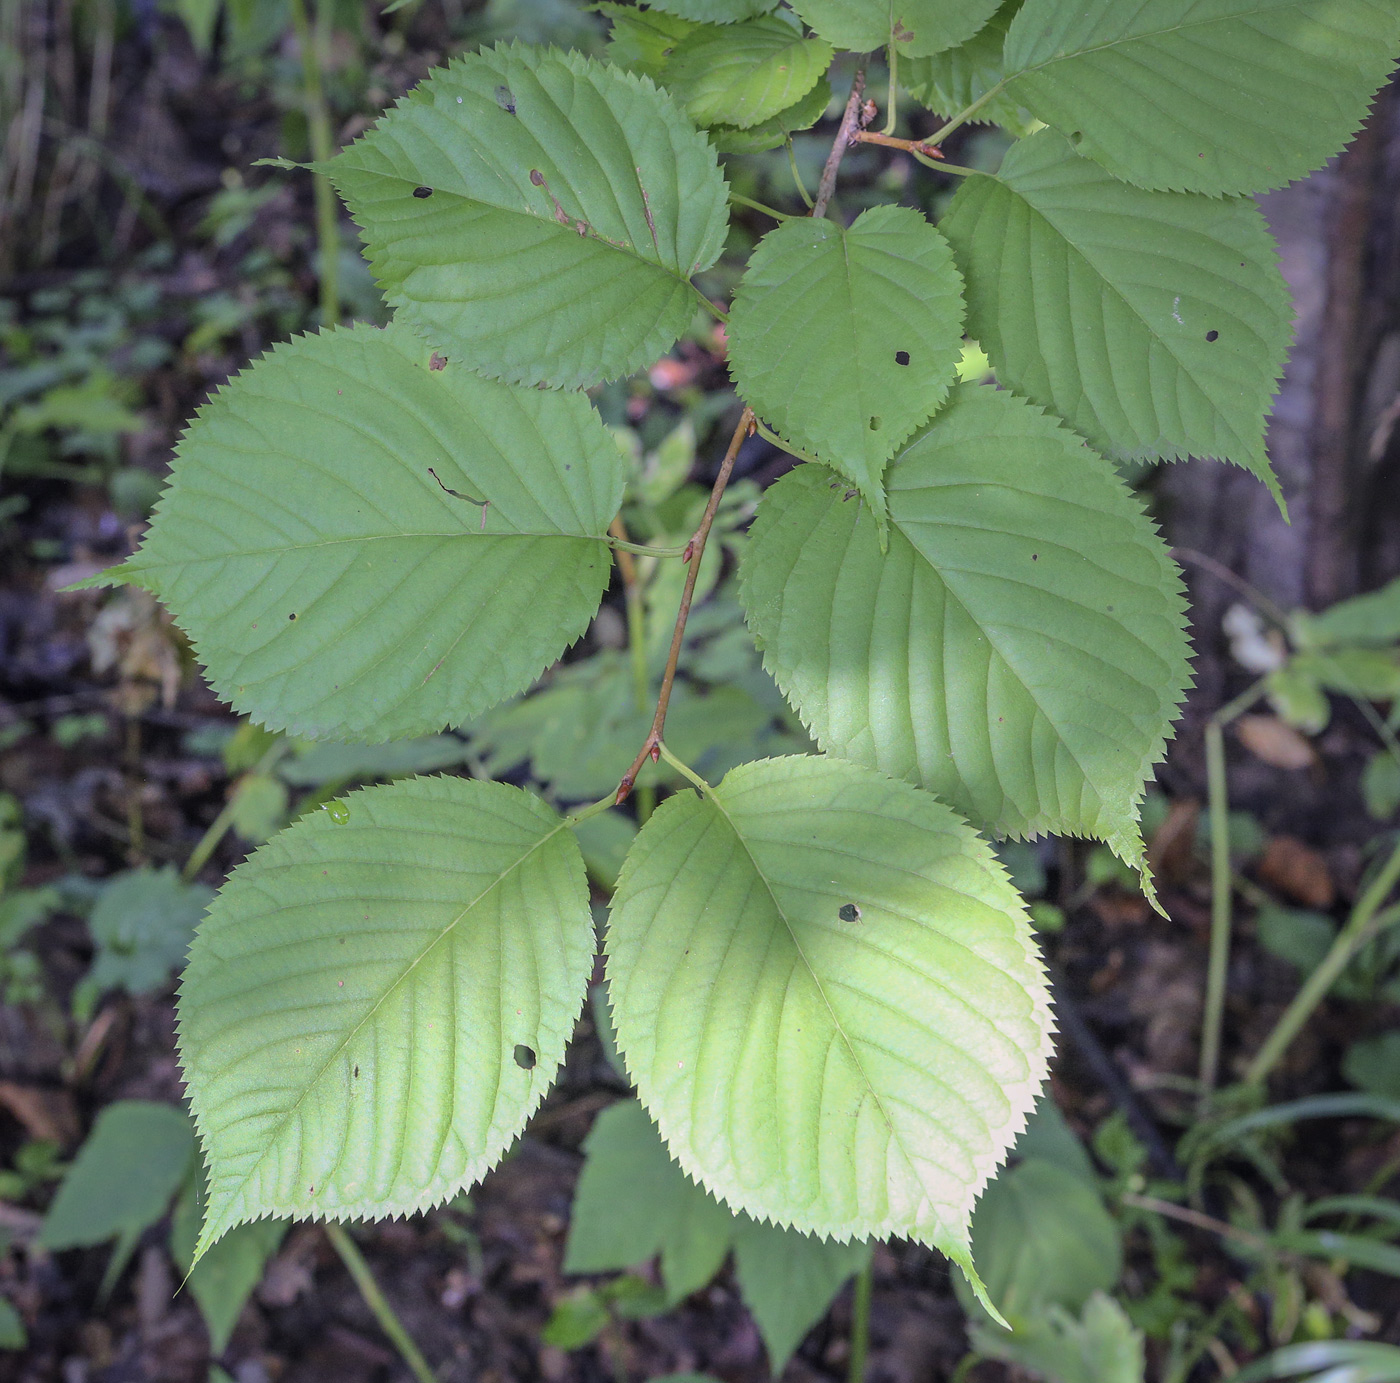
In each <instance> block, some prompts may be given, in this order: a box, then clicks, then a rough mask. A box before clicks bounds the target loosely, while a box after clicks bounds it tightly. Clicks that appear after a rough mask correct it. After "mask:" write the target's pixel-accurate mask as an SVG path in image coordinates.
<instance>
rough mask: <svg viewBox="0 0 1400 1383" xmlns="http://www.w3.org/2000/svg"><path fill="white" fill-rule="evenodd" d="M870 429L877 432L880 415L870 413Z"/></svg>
mask: <svg viewBox="0 0 1400 1383" xmlns="http://www.w3.org/2000/svg"><path fill="white" fill-rule="evenodd" d="M870 430H871V432H879V430H880V417H879V414H872V415H871V418H870Z"/></svg>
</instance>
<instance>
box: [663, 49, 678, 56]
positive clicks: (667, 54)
mask: <svg viewBox="0 0 1400 1383" xmlns="http://www.w3.org/2000/svg"><path fill="white" fill-rule="evenodd" d="M675 51H676V50H675V49H674V48H663V49H662V50H661V56H662V57H663V58H669V57H670V56H671V54H672V53H674V52H675Z"/></svg>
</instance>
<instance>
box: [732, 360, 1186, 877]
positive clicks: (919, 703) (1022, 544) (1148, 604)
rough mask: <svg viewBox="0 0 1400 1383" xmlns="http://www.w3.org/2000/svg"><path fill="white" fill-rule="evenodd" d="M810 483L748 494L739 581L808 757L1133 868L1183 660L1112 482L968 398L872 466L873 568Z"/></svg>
mask: <svg viewBox="0 0 1400 1383" xmlns="http://www.w3.org/2000/svg"><path fill="white" fill-rule="evenodd" d="M831 485H832V477H831V476H830V474H829V473H828V472H824V471H823V469H822V468H820V467H816V466H802V467H799V468H798V470H796V471H795V472H794V473H792V474H791V475H788V476H786V477H785V478H784V479H783V480H781V481H779V483H778V484H777V485H776V486H774V487H773V488H772V489H771V490H769V491H768V493H767V494H766V495H765V496H764V499H763V502H762V504H761V505H760V507H759V513H758V516H757V518H756V520H755V522H754V527H753V530H752V535H751V539H750V546H749V549H748V552H747V554H746V557H745V560H744V566H743V586H742V597H743V600H744V607H745V609H746V611H747V613H748V618H749V624H750V627H751V628H752V630H753V631H754V633H755V634H756V635H757V636H758V637H759V638H760V639H761V640H762V642H763V657H764V663H765V665H766V666H767V668H768V670H769V671H770V672H771V673H772V674H773V676H774V678H775V680H776V681H777V682H778V685H779V686H780V687H782V689H783V691H784V692H785V693H786V695H787V696H788V698H789V699H790V700H791V701H792V703H793V705H794V706H795V707H796V708H797V709H798V711H799V712H800V713H801V715H802V717H803V719H804V721H805V722H806V723H807V725H808V727H809V729H810V730H811V731H812V732H813V734H814V736H815V738H816V739H817V741H818V743H819V744H820V745H821V746H822V747H823V748H824V749H827V750H828V751H829V752H831V753H836V754H841V755H843V756H845V757H847V758H850V759H854V760H857V761H859V762H861V763H866V764H870V765H872V766H873V767H878V768H880V769H883V770H884V771H885V772H887V773H890V774H893V775H895V776H896V777H901V778H908V779H910V780H912V781H914V782H917V783H920V784H922V785H923V786H924V787H926V788H927V789H928V790H929V791H930V792H934V793H937V794H938V796H939V797H941V798H943V799H944V800H945V801H946V802H948V803H950V804H951V805H952V806H953V807H955V808H956V809H957V810H959V811H962V812H965V813H967V814H968V815H969V816H970V817H971V818H972V819H973V820H975V821H977V822H979V823H982V824H984V825H985V826H987V827H988V828H989V829H990V830H992V831H994V832H997V833H999V834H1007V835H1013V836H1024V835H1034V834H1038V833H1040V832H1043V831H1055V832H1059V833H1062V834H1067V835H1091V836H1095V837H1097V838H1098V839H1100V840H1104V841H1106V842H1107V843H1108V844H1109V845H1110V846H1112V848H1113V849H1114V851H1115V852H1116V853H1117V854H1118V855H1119V856H1120V857H1121V858H1122V859H1124V860H1126V861H1128V862H1129V863H1131V864H1134V865H1139V866H1140V865H1141V863H1142V842H1141V837H1140V835H1139V832H1138V830H1137V825H1136V822H1137V811H1138V802H1139V800H1140V798H1141V795H1142V789H1143V781H1144V779H1145V778H1146V776H1147V774H1148V773H1149V771H1150V770H1151V767H1152V765H1153V764H1154V763H1156V761H1157V760H1158V759H1159V758H1160V757H1161V755H1162V752H1163V749H1164V746H1165V743H1166V736H1167V733H1168V727H1169V725H1170V723H1171V721H1172V719H1173V718H1174V716H1175V714H1176V707H1177V704H1178V703H1179V701H1180V700H1181V697H1182V694H1183V689H1184V688H1185V686H1186V685H1187V681H1188V671H1187V663H1186V658H1187V652H1188V648H1187V643H1186V637H1185V634H1184V632H1183V625H1184V602H1183V600H1182V595H1181V583H1180V578H1179V575H1178V573H1177V570H1176V568H1175V566H1174V564H1173V563H1172V561H1171V558H1170V556H1169V555H1168V553H1167V549H1166V547H1165V545H1164V544H1163V543H1162V541H1161V539H1160V538H1158V537H1157V534H1156V532H1155V530H1154V529H1153V527H1152V525H1151V524H1150V523H1149V522H1148V521H1147V519H1146V518H1144V516H1143V514H1142V508H1141V505H1140V503H1139V502H1138V501H1137V500H1136V499H1135V498H1134V497H1133V495H1132V493H1131V492H1130V491H1129V490H1128V489H1127V487H1126V486H1124V485H1123V483H1122V482H1121V481H1120V480H1119V479H1118V477H1117V475H1116V474H1115V473H1114V471H1113V468H1112V467H1111V466H1110V465H1109V464H1108V463H1107V462H1105V461H1104V460H1103V459H1102V458H1100V457H1097V456H1095V455H1094V454H1093V453H1092V452H1090V451H1089V450H1088V449H1087V448H1086V447H1084V446H1083V445H1082V444H1081V443H1080V442H1079V441H1078V439H1077V438H1075V437H1074V435H1073V434H1072V433H1070V432H1068V431H1067V430H1066V429H1065V428H1063V427H1062V426H1061V425H1060V424H1059V423H1057V422H1055V421H1054V420H1053V419H1052V418H1049V417H1047V416H1045V415H1044V414H1042V413H1041V412H1040V410H1039V409H1037V408H1035V407H1033V406H1032V405H1030V404H1027V403H1025V402H1023V401H1022V400H1020V399H1017V398H1015V397H1014V396H1013V395H1011V394H1008V393H1005V392H998V391H996V390H994V389H991V388H988V387H985V386H981V385H973V384H968V385H960V386H959V388H958V390H957V392H956V393H955V395H954V398H953V401H952V402H951V403H950V404H949V405H948V406H947V408H945V409H944V411H943V412H942V413H940V414H939V416H938V417H937V419H935V421H934V422H933V424H931V425H930V426H929V427H928V428H927V429H925V430H924V431H923V432H922V433H921V434H920V435H919V436H918V437H916V438H915V440H914V441H913V442H911V443H910V444H909V446H908V447H906V448H905V449H904V451H903V452H902V453H901V454H900V455H899V457H897V458H896V460H895V462H894V463H893V465H891V467H890V469H889V472H888V474H887V476H886V485H887V488H888V491H889V498H890V529H891V532H890V538H889V551H888V553H886V554H884V555H882V554H881V551H880V547H879V543H878V541H877V534H876V530H875V524H874V522H873V521H872V519H871V518H870V516H869V515H868V514H862V513H860V512H859V511H858V510H857V507H856V505H855V504H853V503H848V502H846V501H845V500H843V498H842V493H841V491H840V490H839V489H836V490H833V489H832V488H831Z"/></svg>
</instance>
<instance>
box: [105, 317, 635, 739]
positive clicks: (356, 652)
mask: <svg viewBox="0 0 1400 1383" xmlns="http://www.w3.org/2000/svg"><path fill="white" fill-rule="evenodd" d="M444 487H447V489H452V490H457V491H458V492H459V493H460V494H463V495H469V496H471V497H472V498H473V499H479V500H485V501H487V507H486V509H485V511H484V524H483V518H482V515H483V510H482V509H481V508H480V507H479V506H478V505H477V504H475V503H471V502H469V501H468V500H466V499H462V498H458V497H457V496H455V495H452V494H449V493H448V492H447V489H445V488H444ZM622 487H623V467H622V459H621V457H620V456H619V454H618V451H617V448H616V446H615V445H614V444H613V442H612V439H611V438H610V437H609V436H608V434H607V432H606V431H605V430H604V428H603V426H602V424H601V423H600V422H599V420H598V417H597V415H596V414H595V413H594V412H593V410H592V409H591V408H590V407H589V406H588V401H587V399H585V398H583V397H582V396H579V395H564V394H552V393H544V392H541V391H540V390H534V389H521V388H518V387H513V386H509V385H504V384H497V383H494V382H492V381H490V380H485V379H482V378H481V377H480V376H479V375H475V374H473V373H472V372H471V371H469V370H466V369H464V368H463V367H462V366H460V365H456V364H448V365H446V366H445V367H443V368H441V369H438V368H434V367H433V364H432V360H431V353H430V352H429V350H428V349H427V348H426V347H424V346H421V345H420V344H419V343H418V342H417V341H416V340H415V339H414V337H413V336H412V334H411V333H409V332H408V331H406V330H405V329H404V328H402V327H391V328H389V329H387V330H382V331H381V330H380V329H378V328H375V327H355V328H352V329H351V330H349V331H345V330H339V331H332V332H325V333H322V334H321V335H319V336H306V337H301V338H299V339H297V340H294V341H291V342H289V343H287V344H286V345H282V346H278V347H276V348H275V349H273V350H272V351H271V352H270V353H269V354H268V355H267V356H265V357H263V359H262V360H260V361H258V362H257V363H256V364H254V365H253V366H251V367H250V368H249V369H248V370H246V371H244V373H243V374H241V375H239V376H237V378H235V379H234V380H232V381H231V382H230V383H229V384H227V385H225V387H224V388H223V389H222V390H220V392H219V393H218V394H217V395H216V396H215V398H214V399H213V400H212V401H211V402H210V403H208V404H206V405H205V406H204V408H203V409H201V410H200V413H199V416H198V418H197V420H196V421H195V423H194V424H193V425H192V426H191V428H190V430H189V431H188V433H186V435H185V437H184V439H183V440H182V441H181V443H180V446H179V450H178V453H177V457H176V461H175V465H174V470H173V474H172V479H171V486H170V488H169V489H168V490H167V491H166V493H165V496H164V497H163V498H162V500H161V502H160V506H159V508H158V509H157V512H156V515H155V519H154V522H153V523H152V525H151V527H150V529H149V530H148V532H147V535H146V538H145V541H144V542H143V543H142V545H141V548H140V550H139V551H138V552H137V553H136V555H135V556H134V557H132V558H131V559H130V561H128V562H127V563H126V564H125V565H124V566H122V567H120V568H118V569H117V570H116V571H115V572H114V573H112V574H111V575H113V576H117V577H121V578H125V579H127V580H130V581H134V582H137V583H138V584H140V585H143V586H146V587H148V588H149V589H151V590H153V591H154V592H155V593H156V594H157V595H159V596H160V597H161V599H162V600H164V601H165V602H166V603H167V604H168V605H169V606H170V608H171V610H172V611H173V612H174V614H175V617H176V619H177V620H178V622H179V623H180V625H181V627H182V628H184V629H185V630H186V631H187V632H188V633H189V635H190V637H191V640H192V641H193V643H194V647H195V652H196V653H197V654H198V656H199V659H200V661H201V662H202V663H204V665H205V666H206V668H207V669H208V676H209V681H210V683H211V684H212V685H213V687H214V689H215V691H217V692H218V693H219V694H220V695H221V696H223V697H224V698H225V699H227V700H228V701H231V702H232V703H233V704H234V706H235V707H237V708H238V710H240V711H241V712H243V713H245V714H248V715H251V716H252V717H253V718H254V719H255V720H257V721H259V722H260V723H261V724H263V725H265V726H267V727H269V728H271V729H283V728H285V729H290V730H292V731H294V732H296V733H297V734H301V735H306V736H310V737H312V738H318V737H319V738H327V737H330V738H336V739H345V740H350V739H361V740H363V739H370V740H385V739H392V738H396V737H400V736H408V735H417V734H424V733H431V732H433V731H436V730H440V729H442V727H443V726H444V725H446V724H456V723H460V722H461V721H463V720H466V719H468V718H469V717H470V716H472V715H474V714H476V713H478V712H480V711H482V710H485V709H486V707H488V706H490V705H492V704H493V703H495V702H496V701H499V700H501V699H502V698H503V697H505V696H508V695H510V694H511V693H512V692H516V691H519V690H521V689H522V688H524V687H526V686H528V685H529V684H530V682H531V681H533V680H534V678H535V677H537V676H538V675H539V673H540V671H541V670H542V669H543V668H544V667H545V665H546V664H548V663H551V662H553V661H554V659H555V658H557V657H558V656H559V654H560V653H562V652H563V651H564V649H565V648H567V647H568V646H569V644H570V643H572V642H573V640H574V639H576V638H578V636H579V635H580V634H582V633H583V631H584V630H585V629H586V628H587V626H588V621H589V620H590V619H591V618H592V615H593V612H594V611H595V610H596V609H597V607H598V602H599V600H600V599H601V598H602V594H603V591H604V589H605V588H606V586H607V582H608V578H609V571H610V558H611V552H610V550H609V548H608V547H607V544H606V543H605V542H604V541H603V540H602V535H603V534H604V533H606V531H607V527H608V524H609V523H610V522H611V520H612V517H613V515H614V514H615V513H616V512H617V507H618V505H619V503H620V502H621V498H622Z"/></svg>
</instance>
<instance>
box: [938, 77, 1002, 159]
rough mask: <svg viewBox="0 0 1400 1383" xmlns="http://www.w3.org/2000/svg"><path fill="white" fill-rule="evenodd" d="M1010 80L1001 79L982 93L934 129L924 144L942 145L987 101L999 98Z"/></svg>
mask: <svg viewBox="0 0 1400 1383" xmlns="http://www.w3.org/2000/svg"><path fill="white" fill-rule="evenodd" d="M1010 80H1011V78H1010V77H1003V78H1002V79H1001V81H999V82H998V83H997V84H996V85H995V86H994V87H992V88H991V90H989V91H984V92H983V93H982V94H981V95H980V96H979V97H978V98H977V99H976V100H975V101H974V102H973V103H972V104H971V105H970V106H967V107H966V108H965V109H963V110H961V111H959V112H958V114H957V115H955V116H954V117H953V118H952V119H951V120H950V121H948V123H947V124H946V125H942V126H940V127H939V128H938V129H936V130H935V131H934V132H933V133H932V134H931V135H929V137H928V138H927V139H926V140H924V143H925V144H942V143H943V141H944V140H945V139H947V138H948V136H949V135H950V134H952V133H953V131H954V130H956V129H958V128H959V127H960V126H962V125H965V124H967V122H968V121H969V120H971V119H972V117H973V116H974V115H976V114H977V112H978V111H979V110H981V109H982V107H983V106H985V105H986V104H987V102H988V101H990V100H991V99H992V98H993V97H995V96H1000V95H1001V93H1002V92H1003V91H1004V90H1005V89H1006V84H1007V82H1009V81H1010Z"/></svg>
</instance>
